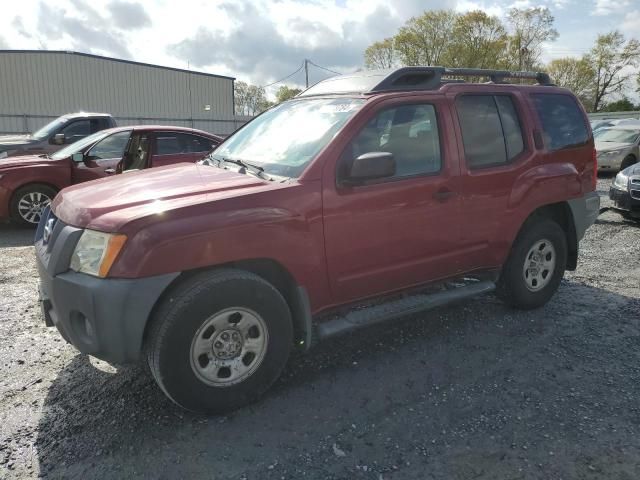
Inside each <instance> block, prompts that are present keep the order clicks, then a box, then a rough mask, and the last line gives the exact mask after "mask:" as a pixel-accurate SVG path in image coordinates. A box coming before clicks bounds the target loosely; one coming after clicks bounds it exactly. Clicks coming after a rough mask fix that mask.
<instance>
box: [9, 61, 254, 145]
mask: <svg viewBox="0 0 640 480" xmlns="http://www.w3.org/2000/svg"><path fill="white" fill-rule="evenodd" d="M207 105H208V106H209V109H207V108H206V106H207ZM75 111H92V112H108V113H111V114H112V115H113V116H114V117H116V119H119V120H120V122H121V123H122V124H125V125H126V124H136V123H137V124H140V123H163V124H176V125H182V126H192V125H193V127H194V128H201V129H203V130H207V131H210V132H213V133H221V134H228V133H231V132H232V131H233V130H235V128H236V127H237V126H238V124H239V123H240V124H241V123H242V122H241V121H240V122H239V119H236V118H235V117H234V112H233V79H231V78H228V77H219V76H213V75H207V74H200V73H196V72H187V71H181V70H173V69H169V68H162V67H157V66H152V65H145V64H138V63H131V62H125V61H118V60H115V59H109V58H105V57H96V56H92V55H85V54H77V53H70V52H46V51H27V52H25V51H6V50H5V51H0V132H23V131H25V126H28V129H29V130H31V131H32V130H34V129H35V128H37V127H38V126H40V125H43V124H45V123H46V122H47V121H49V119H50V118H54V117H57V116H59V115H62V114H64V113H69V112H75ZM38 118H40V119H41V121H38Z"/></svg>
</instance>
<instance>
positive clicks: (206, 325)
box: [145, 269, 293, 413]
mask: <svg viewBox="0 0 640 480" xmlns="http://www.w3.org/2000/svg"><path fill="white" fill-rule="evenodd" d="M292 342H293V328H292V322H291V312H290V311H289V307H288V305H287V303H286V301H285V300H284V298H283V297H282V295H281V294H280V292H279V291H278V290H277V289H276V288H275V287H274V286H273V285H271V284H270V283H268V282H266V281H265V280H264V279H262V278H260V277H258V276H257V275H254V274H252V273H249V272H245V271H241V270H230V269H225V270H218V271H214V272H205V273H202V274H198V275H195V276H193V277H191V278H189V279H188V280H186V281H184V282H183V283H181V284H179V285H178V286H177V287H176V288H175V289H174V290H172V291H171V292H170V293H169V294H168V295H166V296H165V299H164V300H163V301H162V303H161V304H160V305H159V307H158V308H157V309H156V311H155V313H154V315H153V317H152V320H151V324H150V325H149V329H148V335H147V338H146V341H145V350H146V357H147V362H148V364H149V368H150V370H151V373H152V374H153V377H154V378H155V380H156V382H157V383H158V385H159V386H160V388H161V389H162V390H163V391H164V393H165V394H166V395H167V396H168V397H169V398H170V399H171V400H173V401H174V402H175V403H176V404H178V405H180V406H181V407H183V408H185V409H187V410H191V411H194V412H201V413H222V412H227V411H230V410H234V409H236V408H239V407H241V406H243V405H246V404H248V403H251V402H253V401H255V400H256V399H258V398H259V397H260V396H261V395H262V394H263V393H264V392H265V391H266V390H267V389H268V388H269V387H270V386H271V385H272V384H273V382H274V381H275V380H276V379H277V378H278V376H279V375H280V373H281V371H282V369H283V367H284V365H285V363H286V361H287V359H288V357H289V352H290V349H291V345H292Z"/></svg>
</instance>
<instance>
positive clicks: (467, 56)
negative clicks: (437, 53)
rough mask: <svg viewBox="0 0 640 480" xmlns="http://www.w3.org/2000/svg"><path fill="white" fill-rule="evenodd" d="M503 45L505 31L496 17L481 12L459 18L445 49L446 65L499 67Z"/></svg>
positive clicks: (505, 35)
mask: <svg viewBox="0 0 640 480" xmlns="http://www.w3.org/2000/svg"><path fill="white" fill-rule="evenodd" d="M506 46H507V32H506V30H505V29H504V26H503V25H502V22H500V20H499V19H498V17H491V16H489V15H487V14H486V13H485V12H483V11H481V10H475V11H472V12H468V13H465V14H464V15H458V16H457V17H456V19H455V22H454V26H453V31H452V38H451V44H450V45H449V48H448V49H447V57H448V66H451V67H470V68H501V67H502V66H503V63H502V59H503V57H504V52H505V49H506Z"/></svg>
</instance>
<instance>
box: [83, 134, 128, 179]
mask: <svg viewBox="0 0 640 480" xmlns="http://www.w3.org/2000/svg"><path fill="white" fill-rule="evenodd" d="M130 138H131V130H126V131H123V132H116V133H113V134H111V135H109V136H107V137H105V138H103V139H102V140H100V141H99V142H98V143H96V144H95V145H94V146H93V147H91V148H90V149H89V150H88V151H86V152H85V154H84V161H83V162H78V163H75V162H72V172H71V179H72V182H73V183H80V182H86V181H88V180H95V179H96V178H102V177H107V176H110V175H113V174H115V173H116V169H117V166H118V163H119V162H120V161H121V160H122V158H123V155H124V152H125V150H126V149H127V145H128V144H129V140H130Z"/></svg>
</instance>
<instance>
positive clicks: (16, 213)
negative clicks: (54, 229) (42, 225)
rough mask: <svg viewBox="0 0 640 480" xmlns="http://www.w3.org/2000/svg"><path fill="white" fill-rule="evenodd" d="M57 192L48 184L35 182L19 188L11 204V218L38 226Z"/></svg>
mask: <svg viewBox="0 0 640 480" xmlns="http://www.w3.org/2000/svg"><path fill="white" fill-rule="evenodd" d="M56 193H57V192H56V191H55V189H53V188H51V187H49V186H48V185H40V184H33V185H26V186H24V187H22V188H19V189H18V190H16V192H15V193H14V194H13V197H12V198H11V204H10V205H9V214H10V215H11V219H12V220H13V221H14V222H15V223H17V224H19V225H25V226H31V227H35V226H37V225H38V222H40V217H41V216H42V212H43V211H44V209H45V208H46V207H48V206H49V205H50V204H51V202H52V201H53V199H54V197H55V196H56Z"/></svg>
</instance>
